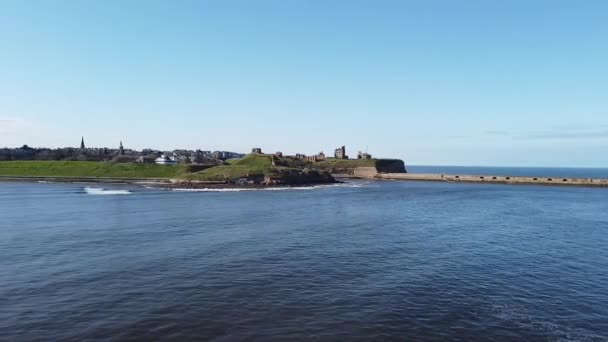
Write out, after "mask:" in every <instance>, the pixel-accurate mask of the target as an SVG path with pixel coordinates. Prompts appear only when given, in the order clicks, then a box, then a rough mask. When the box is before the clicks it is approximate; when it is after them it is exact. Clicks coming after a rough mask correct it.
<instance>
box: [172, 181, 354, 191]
mask: <svg viewBox="0 0 608 342" xmlns="http://www.w3.org/2000/svg"><path fill="white" fill-rule="evenodd" d="M363 185H364V184H348V183H341V184H323V185H314V186H284V187H269V188H263V187H260V188H200V189H179V188H176V189H171V190H173V191H187V192H188V191H189V192H240V191H287V190H316V189H327V188H334V187H342V188H360V187H362V186H363Z"/></svg>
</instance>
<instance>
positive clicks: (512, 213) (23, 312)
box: [0, 181, 608, 341]
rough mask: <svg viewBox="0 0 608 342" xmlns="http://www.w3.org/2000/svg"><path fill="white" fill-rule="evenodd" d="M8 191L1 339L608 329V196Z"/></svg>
mask: <svg viewBox="0 0 608 342" xmlns="http://www.w3.org/2000/svg"><path fill="white" fill-rule="evenodd" d="M106 188H107V189H105V190H102V189H100V188H99V186H96V185H90V184H88V185H87V184H82V185H79V184H34V183H0V340H7V341H21V340H53V341H57V340H83V339H102V340H191V339H199V340H207V339H215V340H219V341H233V340H285V339H317V340H388V339H393V340H395V339H399V340H410V341H413V340H437V341H440V340H446V339H452V340H462V341H473V340H479V341H481V340H483V341H492V340H495V341H510V340H513V341H524V340H525V341H578V340H582V341H605V340H607V339H608V189H593V188H567V187H546V186H508V185H485V184H449V183H426V182H399V181H384V182H381V181H379V182H354V183H349V184H346V185H341V186H331V187H321V188H315V189H301V190H284V191H243V192H234V191H233V192H180V191H168V190H158V189H147V188H144V187H139V186H114V187H108V186H106Z"/></svg>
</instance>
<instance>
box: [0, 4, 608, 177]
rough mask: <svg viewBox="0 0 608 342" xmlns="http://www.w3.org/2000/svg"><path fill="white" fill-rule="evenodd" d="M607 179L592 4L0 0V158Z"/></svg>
mask: <svg viewBox="0 0 608 342" xmlns="http://www.w3.org/2000/svg"><path fill="white" fill-rule="evenodd" d="M81 135H84V136H85V140H86V142H87V144H88V145H89V146H113V147H115V146H117V145H118V142H119V140H121V139H122V140H123V141H124V143H125V146H126V147H132V148H138V149H139V148H145V147H152V148H159V149H169V148H171V149H172V148H191V149H196V148H200V149H212V150H215V149H219V150H234V151H247V150H248V149H249V148H250V147H252V146H260V147H262V148H263V149H264V150H265V151H275V150H281V151H283V152H284V153H296V152H301V153H316V152H319V151H320V150H324V151H325V152H333V148H335V147H337V146H338V145H342V144H345V145H346V146H347V149H348V151H349V152H350V154H351V155H354V154H355V153H356V151H357V150H363V149H365V148H366V146H367V147H368V151H369V152H370V153H372V154H373V155H376V156H380V157H399V158H404V159H405V160H406V163H409V164H451V165H513V166H597V167H602V166H603V167H608V1H593V0H588V1H578V0H571V1H560V0H550V1H549V0H548V1H533V0H525V1H516V0H514V1H486V0H483V1H481V0H480V1H464V0H463V1H451V0H445V1H433V0H430V1H429V0H417V1H407V0H401V1H377V0H369V1H356V0H348V1H346V0H344V1H337V0H336V1H331V0H329V1H328V0H323V1H321V0H319V1H303V0H302V1H295V0H293V1H291V0H288V1H285V0H277V1H262V0H260V1H252V0H243V1H235V0H218V1H202V0H201V1H184V0H180V1H151V0H145V1H132V0H121V1H76V0H74V1H61V0H52V1H51V0H49V1H43V0H40V1H34V0H31V1H26V0H4V1H0V146H20V145H22V144H29V145H30V146H50V147H57V146H77V145H78V144H79V142H80V136H81Z"/></svg>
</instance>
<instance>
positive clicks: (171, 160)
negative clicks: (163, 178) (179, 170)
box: [154, 154, 177, 165]
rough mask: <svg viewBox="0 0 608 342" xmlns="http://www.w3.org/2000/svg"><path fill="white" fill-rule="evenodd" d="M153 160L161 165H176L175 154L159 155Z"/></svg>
mask: <svg viewBox="0 0 608 342" xmlns="http://www.w3.org/2000/svg"><path fill="white" fill-rule="evenodd" d="M154 162H155V163H156V164H161V165H176V164H177V158H175V156H171V157H168V156H166V155H164V154H163V155H161V156H160V157H158V158H156V159H155V160H154Z"/></svg>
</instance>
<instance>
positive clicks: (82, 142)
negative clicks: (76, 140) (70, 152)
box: [80, 137, 85, 149]
mask: <svg viewBox="0 0 608 342" xmlns="http://www.w3.org/2000/svg"><path fill="white" fill-rule="evenodd" d="M80 148H82V149H84V148H85V147H84V137H82V139H81V140H80Z"/></svg>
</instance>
